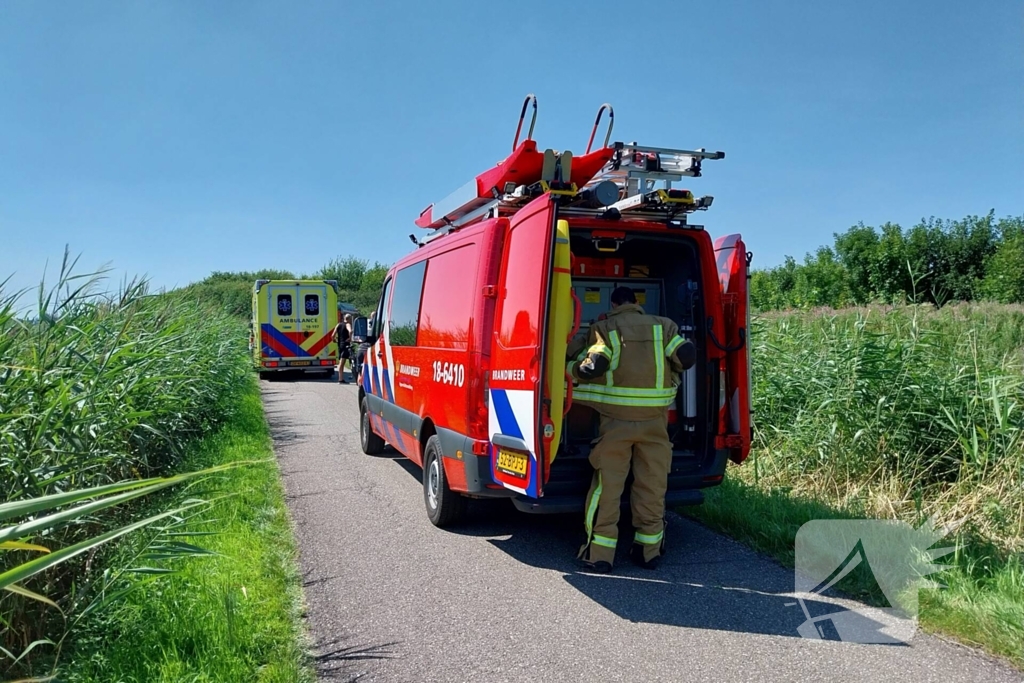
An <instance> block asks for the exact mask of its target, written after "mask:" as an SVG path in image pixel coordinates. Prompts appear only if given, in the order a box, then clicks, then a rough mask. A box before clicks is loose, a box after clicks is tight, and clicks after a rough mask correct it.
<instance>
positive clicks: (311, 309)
mask: <svg viewBox="0 0 1024 683" xmlns="http://www.w3.org/2000/svg"><path fill="white" fill-rule="evenodd" d="M306 315H320V297H319V296H318V295H316V294H307V295H306Z"/></svg>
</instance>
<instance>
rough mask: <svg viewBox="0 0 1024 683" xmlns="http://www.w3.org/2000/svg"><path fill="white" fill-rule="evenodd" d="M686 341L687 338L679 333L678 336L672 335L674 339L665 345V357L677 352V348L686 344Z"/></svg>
mask: <svg viewBox="0 0 1024 683" xmlns="http://www.w3.org/2000/svg"><path fill="white" fill-rule="evenodd" d="M685 342H686V340H685V339H683V338H682V337H681V336H680V335H678V334H677V335H676V336H674V337H672V341H670V342H669V343H668V346H666V347H665V357H666V358H667V357H669V356H671V355H672V354H673V353H675V352H676V350H677V349H678V348H679V347H680V346H682V345H683V344H684V343H685Z"/></svg>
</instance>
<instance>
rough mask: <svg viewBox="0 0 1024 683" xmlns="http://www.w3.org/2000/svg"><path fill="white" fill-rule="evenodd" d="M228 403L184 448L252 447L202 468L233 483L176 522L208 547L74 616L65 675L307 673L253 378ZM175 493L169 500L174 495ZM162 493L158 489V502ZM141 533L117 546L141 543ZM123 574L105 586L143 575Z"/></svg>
mask: <svg viewBox="0 0 1024 683" xmlns="http://www.w3.org/2000/svg"><path fill="white" fill-rule="evenodd" d="M239 389H240V402H239V409H238V411H237V412H236V413H235V414H234V415H233V417H232V418H231V420H230V421H229V422H228V423H227V424H226V425H225V427H224V428H223V429H222V430H221V431H220V432H218V433H217V434H216V435H214V436H211V437H210V438H207V439H205V440H204V441H203V442H202V443H201V445H200V446H199V447H198V448H197V449H195V451H193V452H192V453H190V455H189V456H188V457H186V458H185V461H184V463H183V464H184V466H186V467H188V468H192V469H200V468H205V467H210V466H214V465H220V464H224V463H229V462H234V461H238V460H252V459H254V458H256V459H261V460H263V462H262V463H261V464H257V465H248V466H246V467H242V468H239V469H235V470H231V471H229V472H227V473H225V474H224V475H223V476H222V477H221V478H218V479H210V480H207V481H206V482H205V483H204V484H203V485H202V486H203V487H204V488H205V489H207V490H205V491H189V492H187V493H179V494H177V495H178V496H179V497H183V496H190V495H196V494H201V495H206V496H214V495H217V492H223V491H228V492H233V493H232V495H230V496H228V497H226V498H223V499H221V500H220V501H218V502H217V503H216V504H215V505H214V506H213V507H211V508H210V509H208V510H206V511H205V512H204V515H203V517H201V518H198V519H196V520H194V521H193V522H191V523H189V524H188V525H187V529H185V530H183V531H181V532H180V533H182V534H183V536H182V538H184V539H185V540H187V541H193V542H195V543H199V544H201V545H202V547H203V548H204V549H205V550H207V551H208V552H210V553H216V554H215V555H210V556H204V557H193V558H188V559H185V560H183V561H178V562H172V563H170V567H172V568H173V569H175V570H176V571H177V573H176V574H173V575H170V576H168V577H166V578H165V579H164V580H163V581H161V582H160V583H159V584H156V585H154V587H152V588H149V587H143V589H142V590H138V591H135V592H132V593H131V594H130V595H128V596H127V597H126V598H125V599H124V600H123V601H121V602H120V603H119V604H118V606H117V607H116V608H114V609H111V610H109V611H107V612H105V613H104V614H103V615H102V616H100V617H98V618H95V619H91V620H86V621H84V622H83V623H82V624H81V628H80V629H79V632H78V635H77V638H76V646H75V650H74V652H73V653H72V654H71V655H70V657H69V666H68V667H67V673H66V674H65V675H64V676H62V680H66V681H68V682H69V683H87V682H88V683H104V682H107V681H126V682H128V681H132V682H135V681H138V682H139V683H142V682H144V681H145V682H149V681H153V682H157V681H161V682H166V683H180V682H186V681H188V682H195V683H199V682H203V683H206V682H210V683H213V682H220V681H246V682H249V681H252V682H256V681H260V682H265V683H301V682H302V681H312V680H313V679H314V677H313V675H312V670H311V669H310V668H309V667H308V660H307V658H306V656H305V652H304V650H303V647H302V632H301V627H300V624H299V619H300V614H301V610H302V590H301V585H300V580H299V576H298V570H297V565H296V562H295V546H294V543H293V540H292V534H291V529H290V527H289V522H288V517H287V512H286V509H285V504H284V496H283V492H282V489H281V484H280V481H279V477H278V470H277V466H276V462H275V461H274V459H273V452H272V450H271V443H270V437H269V434H268V431H267V425H266V422H265V421H264V418H263V406H262V404H261V402H260V397H259V390H258V388H257V387H256V382H255V380H254V379H250V380H249V381H246V382H244V383H242V385H241V386H240V388H239ZM177 502H180V501H177ZM166 504H167V503H166V502H164V501H161V506H163V505H166ZM148 542H149V538H148V537H147V536H146V535H145V534H140V535H138V536H136V537H135V538H133V539H132V540H131V541H130V542H128V543H126V544H125V545H124V547H122V548H121V549H120V553H121V554H122V555H123V556H137V555H138V554H140V553H142V552H144V550H145V548H146V546H147V545H148ZM145 580H146V577H145V576H140V575H137V574H136V575H129V578H128V579H126V580H125V581H123V582H119V584H118V585H117V586H115V587H114V590H118V589H125V588H128V587H131V586H132V585H135V584H138V582H140V581H145Z"/></svg>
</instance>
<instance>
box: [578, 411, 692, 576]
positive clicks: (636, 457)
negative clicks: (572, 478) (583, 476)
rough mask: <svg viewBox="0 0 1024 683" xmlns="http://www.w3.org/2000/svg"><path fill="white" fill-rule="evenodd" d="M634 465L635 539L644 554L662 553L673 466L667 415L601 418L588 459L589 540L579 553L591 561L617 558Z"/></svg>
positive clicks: (653, 556)
mask: <svg viewBox="0 0 1024 683" xmlns="http://www.w3.org/2000/svg"><path fill="white" fill-rule="evenodd" d="M630 461H632V465H633V486H632V488H631V489H630V495H629V497H630V507H631V508H632V512H633V526H634V527H636V534H635V535H634V537H633V542H634V543H637V544H639V545H641V546H643V549H644V560H648V561H649V560H652V559H654V558H655V557H658V556H660V555H661V550H662V545H663V542H664V535H665V491H666V490H667V489H668V473H669V470H670V469H671V466H672V443H671V442H670V441H669V439H668V416H667V415H666V416H665V417H663V418H658V419H655V420H644V421H642V422H630V421H628V420H617V419H613V418H609V417H603V416H602V418H601V426H600V431H599V435H598V439H597V442H596V444H595V445H594V449H593V450H592V451H591V453H590V464H591V465H592V466H593V468H594V479H593V482H592V483H591V485H590V492H589V493H588V494H587V500H586V508H585V510H584V514H585V515H586V519H585V526H586V530H587V542H586V543H585V544H584V545H583V547H582V548H580V554H579V556H580V557H581V558H583V559H584V560H586V561H588V562H602V561H603V562H608V563H610V564H614V559H615V546H616V544H617V542H618V536H619V526H618V525H619V505H620V501H621V499H622V491H623V488H624V487H625V484H626V477H628V476H629V467H630Z"/></svg>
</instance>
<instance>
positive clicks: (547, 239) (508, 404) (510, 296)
mask: <svg viewBox="0 0 1024 683" xmlns="http://www.w3.org/2000/svg"><path fill="white" fill-rule="evenodd" d="M556 220H557V206H556V204H555V202H554V200H553V199H552V198H551V197H550V196H548V195H544V196H542V197H540V198H538V199H536V200H534V201H533V202H531V203H530V204H528V205H527V206H526V207H524V208H522V209H520V210H519V212H518V213H516V214H515V216H513V217H512V219H511V221H510V224H509V230H508V233H507V234H506V237H505V247H504V251H503V254H502V260H501V271H500V274H499V277H498V289H497V294H498V301H497V306H496V315H495V324H494V338H493V340H492V341H491V360H490V376H489V377H488V392H487V402H488V405H487V411H488V434H489V435H490V440H491V448H490V451H491V476H492V477H493V479H494V481H496V482H498V483H499V484H500V485H502V486H504V487H505V488H508V489H512V490H513V491H518V492H519V493H523V494H526V495H528V496H531V497H540V496H541V495H542V493H543V483H544V469H545V468H546V467H547V466H548V464H547V457H546V454H545V452H544V447H545V445H544V423H545V417H544V414H543V411H542V407H543V406H542V403H543V400H544V397H543V395H542V378H543V377H544V372H545V371H546V369H545V368H544V346H545V341H546V333H547V329H546V328H547V317H548V316H547V308H548V299H549V291H548V290H549V287H550V281H551V272H552V267H553V258H554V238H555V222H556ZM562 371H563V372H564V369H563V370H562Z"/></svg>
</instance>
